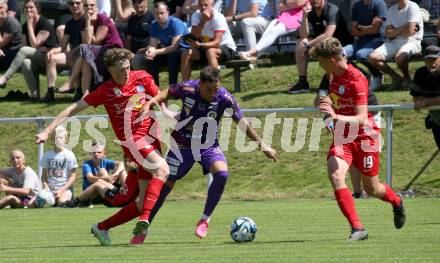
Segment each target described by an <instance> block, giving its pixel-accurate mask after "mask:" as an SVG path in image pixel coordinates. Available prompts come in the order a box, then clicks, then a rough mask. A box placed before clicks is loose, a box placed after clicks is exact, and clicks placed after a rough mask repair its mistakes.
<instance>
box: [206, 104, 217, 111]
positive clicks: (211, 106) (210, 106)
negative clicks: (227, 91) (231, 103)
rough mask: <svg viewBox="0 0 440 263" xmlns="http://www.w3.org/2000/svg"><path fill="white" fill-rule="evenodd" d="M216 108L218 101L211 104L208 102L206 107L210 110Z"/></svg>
mask: <svg viewBox="0 0 440 263" xmlns="http://www.w3.org/2000/svg"><path fill="white" fill-rule="evenodd" d="M217 108H218V103H217V102H211V104H209V107H208V109H210V110H214V111H215V110H217Z"/></svg>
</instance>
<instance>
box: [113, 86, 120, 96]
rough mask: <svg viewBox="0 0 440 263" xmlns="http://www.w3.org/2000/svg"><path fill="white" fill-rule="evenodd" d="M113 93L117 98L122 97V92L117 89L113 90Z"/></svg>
mask: <svg viewBox="0 0 440 263" xmlns="http://www.w3.org/2000/svg"><path fill="white" fill-rule="evenodd" d="M113 92H114V93H115V95H116V96H118V97H120V96H122V91H121V90H120V89H119V88H113Z"/></svg>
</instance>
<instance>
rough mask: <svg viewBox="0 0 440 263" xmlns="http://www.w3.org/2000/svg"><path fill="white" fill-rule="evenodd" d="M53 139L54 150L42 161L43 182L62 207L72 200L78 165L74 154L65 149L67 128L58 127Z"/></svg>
mask: <svg viewBox="0 0 440 263" xmlns="http://www.w3.org/2000/svg"><path fill="white" fill-rule="evenodd" d="M53 138H54V149H53V150H50V151H47V152H46V153H45V154H44V155H43V158H42V159H41V161H40V166H41V167H43V175H42V178H41V181H42V183H43V189H45V190H47V191H50V192H52V194H53V195H54V197H55V202H56V204H57V205H58V206H61V205H62V204H63V203H64V202H66V201H69V200H70V199H72V196H73V193H72V187H73V185H74V184H75V178H76V168H77V167H78V164H77V163H76V158H75V155H74V154H73V152H71V151H70V150H68V149H66V148H65V143H66V141H67V130H66V128H64V127H63V126H58V127H57V128H56V129H55V135H54V137H53Z"/></svg>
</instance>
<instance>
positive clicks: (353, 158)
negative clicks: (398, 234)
mask: <svg viewBox="0 0 440 263" xmlns="http://www.w3.org/2000/svg"><path fill="white" fill-rule="evenodd" d="M343 50H344V49H343V47H342V46H341V43H340V42H339V40H337V39H336V38H327V39H325V40H323V41H322V42H320V43H319V44H317V45H316V46H315V47H314V48H312V54H313V56H315V57H317V58H318V60H319V65H320V67H321V68H323V69H324V70H325V71H326V72H327V73H328V74H329V75H331V76H332V80H331V83H330V90H329V96H322V97H320V105H319V110H320V111H321V112H323V113H326V114H327V115H328V116H330V118H332V120H333V123H334V125H333V127H334V129H333V143H332V144H331V146H330V150H329V153H328V156H327V169H328V174H329V178H330V182H331V184H332V186H333V190H334V193H335V197H336V201H337V203H338V205H339V208H340V209H341V212H342V213H343V214H344V216H345V217H346V218H347V220H348V222H349V223H350V225H351V229H352V230H351V235H350V236H349V238H348V240H350V241H357V240H363V239H367V238H368V232H367V231H366V230H365V228H364V226H363V225H362V223H361V221H360V219H359V217H358V214H357V212H356V208H355V206H354V201H353V198H352V195H351V192H350V190H349V189H348V188H347V186H346V184H345V175H346V174H347V172H348V170H349V169H350V168H351V169H357V170H359V171H360V173H361V174H362V177H361V178H362V184H363V185H364V188H365V191H366V192H367V193H368V195H370V196H374V197H377V198H380V199H381V200H383V201H385V202H388V203H390V204H391V205H392V206H393V212H394V225H395V227H396V228H401V227H403V225H404V224H405V219H406V216H405V209H404V206H403V202H402V196H401V195H400V194H396V193H395V192H394V191H393V190H392V189H391V187H390V186H388V185H387V184H384V183H381V182H380V181H379V178H378V172H379V150H380V142H379V137H380V130H379V128H378V127H377V126H376V124H375V122H374V120H373V115H372V114H371V113H369V112H368V108H367V97H368V81H367V79H366V78H365V76H364V75H362V73H361V72H360V71H359V70H357V69H356V68H354V67H353V66H352V65H349V64H347V59H346V58H345V55H344V52H343Z"/></svg>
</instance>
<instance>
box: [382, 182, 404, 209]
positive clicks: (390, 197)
mask: <svg viewBox="0 0 440 263" xmlns="http://www.w3.org/2000/svg"><path fill="white" fill-rule="evenodd" d="M383 185H384V186H385V193H384V194H383V196H382V198H381V200H382V201H385V202H388V203H391V204H392V205H393V206H394V207H398V206H400V197H399V196H398V195H397V194H396V193H395V192H394V191H393V189H391V187H390V186H389V185H387V184H383Z"/></svg>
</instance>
